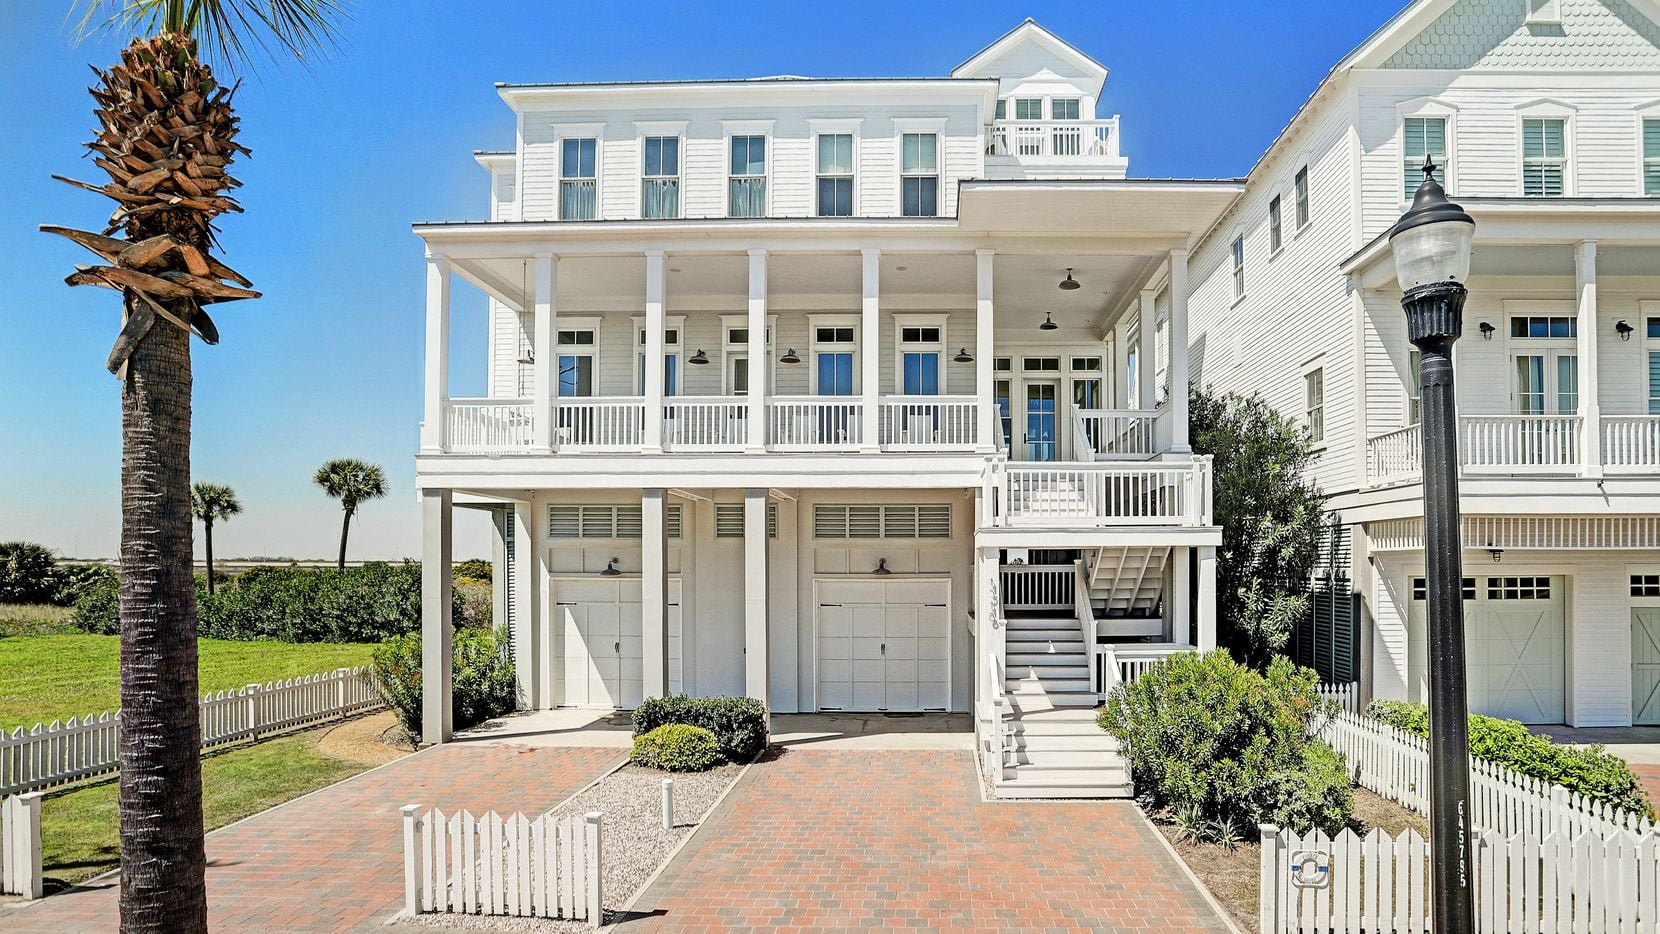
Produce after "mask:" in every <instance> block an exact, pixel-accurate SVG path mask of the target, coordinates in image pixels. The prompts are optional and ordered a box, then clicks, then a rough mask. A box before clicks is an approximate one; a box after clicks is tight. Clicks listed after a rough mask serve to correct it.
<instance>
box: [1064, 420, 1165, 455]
mask: <svg viewBox="0 0 1660 934" xmlns="http://www.w3.org/2000/svg"><path fill="white" fill-rule="evenodd" d="M1072 423H1073V439H1072V443H1073V448H1072V449H1073V451H1075V452H1076V453H1077V455H1078V457H1080V458H1087V457H1091V456H1093V458H1094V459H1095V460H1106V459H1112V458H1146V457H1151V456H1153V455H1154V454H1156V453H1158V442H1157V439H1156V437H1155V435H1156V426H1157V423H1158V413H1157V412H1154V411H1150V410H1142V409H1078V410H1076V411H1074V412H1073V420H1072Z"/></svg>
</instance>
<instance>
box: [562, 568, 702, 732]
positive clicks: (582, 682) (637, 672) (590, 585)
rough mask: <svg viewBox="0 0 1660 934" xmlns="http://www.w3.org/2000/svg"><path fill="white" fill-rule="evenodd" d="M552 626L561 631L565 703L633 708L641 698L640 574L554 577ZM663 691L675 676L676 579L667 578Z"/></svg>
mask: <svg viewBox="0 0 1660 934" xmlns="http://www.w3.org/2000/svg"><path fill="white" fill-rule="evenodd" d="M553 587H554V603H555V610H556V611H557V615H558V620H557V621H556V625H557V626H558V627H559V631H560V632H561V633H562V634H563V636H564V660H563V666H564V673H565V704H566V705H567V706H571V707H637V706H639V703H640V701H641V699H642V698H643V697H644V693H645V690H644V685H645V677H644V673H643V670H642V659H643V658H644V655H645V652H644V649H643V646H642V643H641V638H640V614H641V611H640V579H639V578H637V577H636V578H626V577H612V578H593V577H581V578H564V579H555V580H554V582H553ZM668 651H669V690H670V692H673V693H678V692H679V691H680V690H681V681H680V667H681V666H680V579H679V578H677V577H676V578H670V579H669V646H668Z"/></svg>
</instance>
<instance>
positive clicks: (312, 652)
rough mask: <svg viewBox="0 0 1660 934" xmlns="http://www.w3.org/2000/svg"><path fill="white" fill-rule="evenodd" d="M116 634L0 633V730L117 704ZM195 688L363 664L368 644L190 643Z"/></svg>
mask: <svg viewBox="0 0 1660 934" xmlns="http://www.w3.org/2000/svg"><path fill="white" fill-rule="evenodd" d="M120 643H121V639H120V637H119V636H94V635H87V634H84V633H75V634H60V635H20V636H7V637H6V638H0V671H3V672H5V673H6V676H5V678H3V679H0V729H5V730H8V731H9V730H11V729H12V728H14V727H19V726H33V725H34V724H36V723H51V722H52V721H53V720H67V719H69V718H70V717H74V716H82V715H85V714H89V713H91V714H97V713H102V712H103V711H105V710H112V711H113V710H115V709H116V708H117V707H119V706H120V703H121V700H120V698H121V673H120ZM198 645H199V651H200V658H199V660H198V664H197V670H198V671H199V672H200V676H201V682H202V685H201V686H202V690H203V692H207V691H223V690H228V689H232V688H239V687H243V686H245V685H248V684H253V683H255V682H259V683H264V682H266V681H274V680H276V679H278V678H292V677H295V676H298V675H311V674H319V673H321V672H325V671H332V670H333V669H335V668H343V667H350V666H354V665H366V664H368V663H369V653H370V651H371V650H372V649H373V646H371V645H363V644H340V643H322V642H314V643H305V644H297V643H290V642H233V641H228V640H224V639H202V640H200V642H199V643H198Z"/></svg>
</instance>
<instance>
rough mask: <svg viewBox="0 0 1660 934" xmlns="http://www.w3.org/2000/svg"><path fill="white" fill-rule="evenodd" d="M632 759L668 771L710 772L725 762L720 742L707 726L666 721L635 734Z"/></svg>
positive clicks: (647, 766) (636, 762) (646, 765)
mask: <svg viewBox="0 0 1660 934" xmlns="http://www.w3.org/2000/svg"><path fill="white" fill-rule="evenodd" d="M628 760H629V761H630V762H633V763H634V764H635V765H643V766H645V767H646V768H650V769H662V770H663V771H665V772H707V771H709V770H710V769H712V768H714V767H715V766H717V765H720V764H721V753H720V744H719V743H717V742H716V741H715V734H713V733H711V732H709V731H708V730H705V729H704V728H703V727H700V726H689V725H687V724H684V723H665V724H663V725H662V726H660V727H658V728H657V729H655V730H652V731H650V732H648V733H645V734H642V735H640V736H636V737H634V751H633V752H631V753H629V754H628Z"/></svg>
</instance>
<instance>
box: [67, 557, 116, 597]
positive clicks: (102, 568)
mask: <svg viewBox="0 0 1660 934" xmlns="http://www.w3.org/2000/svg"><path fill="white" fill-rule="evenodd" d="M114 580H115V568H112V567H110V566H109V565H107V564H60V565H58V574H57V595H56V596H54V597H53V598H52V602H53V603H55V604H57V605H58V606H74V605H75V604H76V603H78V602H79V601H80V599H81V597H82V596H84V595H86V594H88V593H90V592H92V591H93V590H94V589H95V588H97V587H100V586H103V585H104V584H106V583H108V582H111V581H114Z"/></svg>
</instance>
